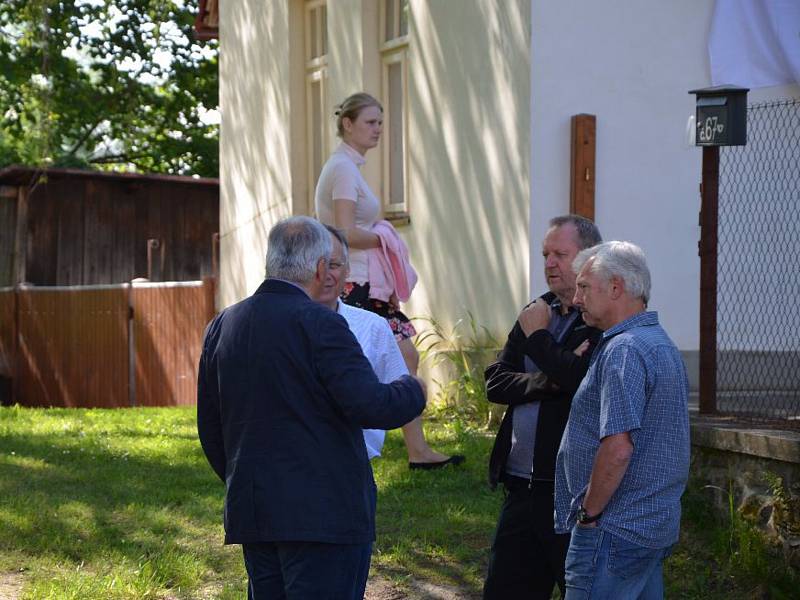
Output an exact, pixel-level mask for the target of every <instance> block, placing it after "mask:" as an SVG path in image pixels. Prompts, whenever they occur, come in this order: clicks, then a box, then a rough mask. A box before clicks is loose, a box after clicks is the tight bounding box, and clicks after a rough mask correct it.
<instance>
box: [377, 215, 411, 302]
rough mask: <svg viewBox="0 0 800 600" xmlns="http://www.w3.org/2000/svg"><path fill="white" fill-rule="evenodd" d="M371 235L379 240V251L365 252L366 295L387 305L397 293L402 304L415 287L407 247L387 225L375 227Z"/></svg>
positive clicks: (382, 223)
mask: <svg viewBox="0 0 800 600" xmlns="http://www.w3.org/2000/svg"><path fill="white" fill-rule="evenodd" d="M372 233H375V234H377V235H378V237H379V238H380V239H381V247H380V248H370V249H369V250H368V251H367V260H368V263H369V295H370V297H371V298H375V299H377V300H383V301H384V302H388V301H389V298H390V297H391V295H392V293H396V294H397V298H398V299H399V300H400V301H401V302H405V301H407V300H408V299H409V298H410V297H411V291H412V290H413V289H414V286H415V285H416V284H417V272H416V271H415V270H414V267H412V266H411V261H410V260H409V258H408V246H406V244H405V242H404V241H403V240H402V239H401V238H400V236H399V235H398V234H397V231H396V230H395V228H394V227H392V224H391V223H389V221H378V222H377V223H375V224H374V225H373V226H372Z"/></svg>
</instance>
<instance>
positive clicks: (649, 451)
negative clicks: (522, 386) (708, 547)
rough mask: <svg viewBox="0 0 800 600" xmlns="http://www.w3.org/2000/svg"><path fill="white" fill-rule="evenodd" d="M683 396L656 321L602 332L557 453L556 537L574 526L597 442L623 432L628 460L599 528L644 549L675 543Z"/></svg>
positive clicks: (682, 379)
mask: <svg viewBox="0 0 800 600" xmlns="http://www.w3.org/2000/svg"><path fill="white" fill-rule="evenodd" d="M688 392H689V384H688V380H687V377H686V369H685V367H684V364H683V361H682V360H681V356H680V353H679V351H678V349H677V348H676V347H675V345H674V344H673V343H672V341H671V340H670V339H669V337H668V336H667V334H666V332H665V331H664V330H663V329H662V327H661V326H660V325H659V323H658V314H657V313H655V312H642V313H639V314H637V315H634V316H633V317H631V318H629V319H627V320H625V321H623V322H622V323H618V324H617V325H615V326H614V327H612V328H610V329H608V330H607V331H605V332H604V334H603V339H602V341H601V343H600V344H599V345H598V347H597V349H596V350H595V352H594V355H593V356H592V362H591V365H590V367H589V371H588V372H587V373H586V377H585V378H584V380H583V382H582V383H581V386H580V388H578V391H577V392H576V394H575V398H574V399H573V401H572V409H571V411H570V415H569V422H568V423H567V427H566V429H565V430H564V436H563V437H562V439H561V446H560V448H559V451H558V458H557V460H556V497H555V509H556V531H558V532H560V533H566V532H568V531H569V530H570V529H571V528H572V527H573V526H574V525H575V520H576V513H577V510H578V507H579V505H580V503H581V501H582V500H583V497H584V495H585V494H586V488H587V486H588V484H589V477H590V475H591V472H592V466H593V464H594V458H595V455H596V454H597V449H598V447H599V446H600V441H601V440H602V439H603V438H604V437H607V436H610V435H615V434H618V433H623V432H626V431H627V432H629V433H630V436H631V440H632V441H633V455H632V456H631V459H630V462H629V464H628V468H627V471H626V472H625V475H624V477H623V479H622V482H621V483H620V485H619V488H617V491H616V492H615V493H614V495H613V496H612V497H611V500H610V501H609V502H608V504H607V506H606V507H605V509H604V511H603V516H602V518H601V519H600V521H599V527H600V528H601V529H604V530H606V531H608V532H610V533H612V534H614V535H618V536H619V537H621V538H624V539H626V540H628V541H629V542H632V543H634V544H639V545H641V546H646V547H649V548H664V547H667V546H670V545H672V544H674V543H675V542H677V540H678V531H679V527H680V516H681V504H680V498H681V494H682V493H683V490H684V488H685V487H686V480H687V477H688V473H689V452H690V449H689V412H688V404H687V403H688Z"/></svg>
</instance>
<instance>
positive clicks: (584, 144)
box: [569, 114, 597, 220]
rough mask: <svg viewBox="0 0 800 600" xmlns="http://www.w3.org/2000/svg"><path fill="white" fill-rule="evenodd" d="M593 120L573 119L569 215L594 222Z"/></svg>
mask: <svg viewBox="0 0 800 600" xmlns="http://www.w3.org/2000/svg"><path fill="white" fill-rule="evenodd" d="M596 122H597V120H596V117H595V116H594V115H587V114H580V115H573V116H572V119H571V134H572V140H571V152H570V154H571V157H570V193H569V211H570V212H571V213H572V214H575V215H581V216H582V217H586V218H587V219H591V220H594V193H595V141H596Z"/></svg>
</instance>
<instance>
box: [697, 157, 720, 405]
mask: <svg viewBox="0 0 800 600" xmlns="http://www.w3.org/2000/svg"><path fill="white" fill-rule="evenodd" d="M700 194H701V197H702V205H701V207H700V244H699V254H700V414H712V413H715V412H717V216H718V205H719V147H718V146H704V147H703V183H702V184H701V189H700Z"/></svg>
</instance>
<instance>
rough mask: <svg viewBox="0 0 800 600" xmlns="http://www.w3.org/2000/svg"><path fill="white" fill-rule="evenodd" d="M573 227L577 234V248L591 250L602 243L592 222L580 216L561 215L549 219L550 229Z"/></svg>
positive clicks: (598, 231)
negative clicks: (569, 225)
mask: <svg viewBox="0 0 800 600" xmlns="http://www.w3.org/2000/svg"><path fill="white" fill-rule="evenodd" d="M568 224H571V225H574V226H575V229H576V231H577V232H578V248H580V249H582V250H583V249H584V248H591V247H592V246H596V245H597V244H599V243H601V242H602V241H603V238H602V237H601V236H600V230H599V229H598V228H597V225H595V224H594V223H593V222H592V221H590V220H589V219H587V218H586V217H582V216H580V215H561V216H560V217H553V218H552V219H550V227H551V228H552V227H563V226H564V225H568Z"/></svg>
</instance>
